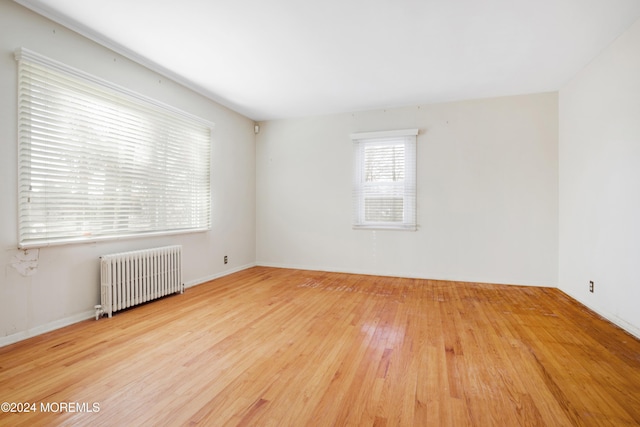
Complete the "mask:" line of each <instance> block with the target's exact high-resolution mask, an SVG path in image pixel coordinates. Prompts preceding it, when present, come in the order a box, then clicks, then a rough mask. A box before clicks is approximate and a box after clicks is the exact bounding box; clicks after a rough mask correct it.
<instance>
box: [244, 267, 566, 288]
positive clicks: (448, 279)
mask: <svg viewBox="0 0 640 427" xmlns="http://www.w3.org/2000/svg"><path fill="white" fill-rule="evenodd" d="M256 265H257V266H260V267H272V268H285V269H293V270H310V271H324V272H328V273H345V274H361V275H363V276H382V277H402V278H405V279H422V280H441V281H443V282H467V283H485V284H490V285H515V286H532V287H544V288H555V287H556V286H555V284H553V283H549V284H544V283H519V282H505V281H495V280H478V279H477V278H476V279H474V278H471V277H462V276H461V277H438V276H431V275H429V276H425V275H421V274H416V273H408V272H403V273H400V272H385V271H371V270H358V269H351V268H332V267H319V266H317V265H316V266H308V265H293V264H278V263H272V262H258V263H256Z"/></svg>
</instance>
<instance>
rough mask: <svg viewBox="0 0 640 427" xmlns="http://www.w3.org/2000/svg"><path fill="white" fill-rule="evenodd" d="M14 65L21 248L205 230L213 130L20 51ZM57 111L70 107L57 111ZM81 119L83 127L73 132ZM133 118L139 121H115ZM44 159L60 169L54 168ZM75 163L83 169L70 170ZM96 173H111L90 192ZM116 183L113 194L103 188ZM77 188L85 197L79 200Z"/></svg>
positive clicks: (206, 123) (202, 122)
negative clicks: (15, 73) (143, 155)
mask: <svg viewBox="0 0 640 427" xmlns="http://www.w3.org/2000/svg"><path fill="white" fill-rule="evenodd" d="M15 59H16V61H17V62H18V247H19V248H21V249H27V248H38V247H45V246H51V245H64V244H73V243H83V242H87V243H88V242H95V241H102V240H117V239H123V238H132V237H139V236H145V237H146V236H157V235H168V234H182V233H191V232H202V231H208V230H210V229H211V212H212V208H211V152H212V147H211V142H212V138H211V135H212V132H213V128H214V126H215V125H214V124H213V123H211V122H209V121H207V120H204V119H202V118H199V117H197V116H194V115H192V114H190V113H186V112H184V111H181V110H179V109H177V108H174V107H172V106H169V105H167V104H164V103H161V102H159V101H157V100H154V99H152V98H149V97H147V96H144V95H141V94H138V93H136V92H133V91H131V90H129V89H126V88H123V87H121V86H118V85H116V84H114V83H111V82H109V81H106V80H103V79H101V78H99V77H96V76H93V75H90V74H88V73H85V72H84V71H81V70H78V69H75V68H73V67H70V66H68V65H66V64H63V63H60V62H58V61H55V60H52V59H50V58H47V57H45V56H43V55H40V54H38V53H35V52H32V51H30V50H28V49H25V48H19V49H17V50H16V52H15ZM49 79H51V80H49ZM47 85H49V86H47ZM49 88H51V89H49ZM50 91H51V92H50ZM45 96H46V97H47V98H45ZM67 97H69V98H67ZM68 100H71V102H67V101H68ZM62 101H65V102H66V104H67V105H71V106H70V107H59V105H61V104H56V102H59V103H62ZM81 103H85V104H83V105H81ZM105 105H107V107H105ZM59 108H61V109H59ZM107 110H108V113H107V112H105V111H107ZM82 114H84V116H83V117H86V118H87V120H88V122H86V123H85V122H83V123H82V127H81V125H74V124H73V123H75V121H74V120H78V117H80V118H81V116H82ZM54 115H56V116H55V117H52V116H54ZM107 115H108V116H107ZM107 117H108V118H107ZM123 117H126V119H123ZM132 118H133V119H135V120H138V121H136V122H135V124H132V122H131V121H129V122H124V121H122V120H131V119H132ZM70 123H71V124H70ZM87 123H88V124H87ZM51 126H53V127H51ZM126 127H128V128H129V129H133V134H131V133H127V132H128V131H127V130H125V128H126ZM102 128H108V129H109V130H107V131H104V132H106V133H108V135H107V134H105V133H101V132H103V130H102ZM49 132H53V133H49ZM129 132H130V131H129ZM132 135H135V136H132ZM141 135H142V136H141ZM72 146H73V147H72ZM69 147H72V148H69ZM112 147H114V148H113V150H112V151H108V150H106V149H105V148H108V149H111V148H112ZM50 148H51V150H52V151H51V152H49V149H50ZM56 150H57V151H56ZM141 151H144V152H145V153H149V154H148V156H149V157H148V159H147V157H145V158H142V157H140V152H141ZM50 153H56V154H53V156H57V157H50V158H51V159H53V162H58V163H60V164H61V165H62V166H55V167H54V166H51V164H52V163H49V161H48V160H47V156H52V154H50ZM143 160H144V161H145V162H143ZM63 162H66V163H63ZM92 162H93V163H92ZM149 162H151V163H149ZM158 162H160V163H158ZM81 163H84V165H83V166H81V167H82V168H84V169H72V168H71V167H70V166H69V165H70V164H74V165H75V164H81ZM87 165H90V166H87ZM96 165H97V166H96ZM103 165H108V166H104V167H105V168H109V170H110V171H113V173H112V172H106V173H105V174H104V180H103V181H104V183H102V184H101V187H100V189H102V190H100V189H99V190H96V189H95V188H96V184H95V182H96V175H100V174H102V173H103V172H104V170H106V169H100V168H101V167H103ZM158 165H161V166H158ZM167 165H169V166H168V169H167ZM190 166H193V170H191V168H190ZM79 167H80V166H79ZM54 168H58V169H59V170H58V171H54ZM60 168H62V169H60ZM51 171H52V172H51ZM60 171H67V172H60ZM111 173H112V174H111ZM48 174H50V175H48ZM55 174H58V177H62V178H58V177H56V176H55ZM60 174H62V175H60ZM108 174H110V175H108ZM70 176H71V177H73V179H72V178H69V177H70ZM57 179H61V180H63V181H64V182H63V181H61V182H62V183H60V182H56V183H55V190H52V188H53V187H54V186H53V185H51V184H49V183H48V182H51V181H54V180H57ZM72 180H74V183H73V184H69V183H68V182H69V181H72ZM115 181H117V182H118V187H117V189H116V188H114V187H113V186H110V184H109V183H113V182H115ZM123 182H124V184H122V183H123ZM36 183H38V184H37V185H39V187H37V185H36ZM83 186H84V187H86V188H88V189H87V190H77V188H80V187H83ZM92 186H93V187H92ZM32 187H33V188H32ZM141 188H142V189H141ZM35 191H41V194H40V195H38V194H35V193H34V192H35ZM56 191H62V192H63V193H60V194H61V195H59V194H57V193H56ZM114 193H118V194H122V195H123V196H122V197H124V198H123V199H122V198H118V197H119V196H116V197H115V198H114V197H113V195H114ZM45 199H46V200H45ZM42 200H45V201H44V202H43V201H42ZM58 200H60V201H58ZM62 200H64V202H63V201H62ZM184 200H187V202H186V204H185V205H181V203H184V202H183V201H184ZM65 203H66V204H65ZM100 203H103V205H101V204H100ZM114 205H115V207H113V206H114ZM87 206H89V207H91V209H86V207H87ZM100 206H108V207H104V208H101V207H100ZM121 206H122V207H121ZM132 206H133V207H132ZM133 209H139V210H137V211H134V210H133ZM80 211H82V212H81V213H78V212H80ZM85 211H86V212H85ZM65 212H67V213H66V214H65ZM185 213H186V214H185ZM109 215H111V216H109ZM136 215H137V216H136ZM54 216H55V217H56V219H54V220H50V219H49V218H50V217H54ZM43 218H44V219H43ZM136 218H138V219H136ZM77 224H82V225H81V226H78V225H77ZM71 225H73V227H75V229H73V227H72V226H71ZM83 227H84V228H83ZM38 228H39V230H38ZM66 228H68V229H69V231H66ZM85 228H86V229H85Z"/></svg>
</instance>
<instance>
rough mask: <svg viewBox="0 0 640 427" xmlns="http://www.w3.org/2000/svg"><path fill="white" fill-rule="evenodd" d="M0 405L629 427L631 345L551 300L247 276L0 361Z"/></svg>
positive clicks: (426, 285)
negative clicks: (18, 404)
mask: <svg viewBox="0 0 640 427" xmlns="http://www.w3.org/2000/svg"><path fill="white" fill-rule="evenodd" d="M0 402H15V403H20V404H24V403H29V404H32V403H33V404H35V405H36V408H35V409H36V411H35V412H29V413H0V425H3V426H4V425H10V426H38V425H42V426H45V425H46V426H51V425H92V426H103V425H104V426H125V425H126V426H142V425H145V426H150V425H154V426H156V425H157V426H179V425H205V426H466V425H469V426H625V425H640V341H639V340H637V339H635V338H633V337H632V336H631V335H629V334H627V333H625V332H624V331H622V330H620V329H619V328H617V327H615V326H614V325H612V324H610V323H608V322H606V321H604V320H602V319H601V318H599V317H598V316H597V315H595V314H593V313H592V312H590V311H589V310H587V309H586V308H585V307H584V306H582V305H580V304H578V303H577V302H575V301H574V300H572V299H571V298H569V297H568V296H566V295H565V294H563V293H562V292H560V291H559V290H557V289H551V288H529V287H520V286H500V285H486V284H470V283H458V282H442V281H432V280H415V279H400V278H388V277H376V276H359V275H348V274H336V273H323V272H312V271H300V270H285V269H273V268H264V267H255V268H251V269H248V270H245V271H242V272H239V273H236V274H233V275H230V276H227V277H224V278H221V279H218V280H215V281H212V282H209V283H206V284H203V285H200V286H196V287H194V288H191V289H188V290H187V291H186V292H185V293H184V294H183V295H176V296H172V297H169V298H166V299H163V300H160V301H156V302H153V303H150V304H147V305H144V306H141V307H137V308H134V309H132V310H129V311H125V312H120V313H118V314H116V315H114V317H113V318H112V319H106V318H105V319H101V320H100V321H94V320H89V321H86V322H82V323H79V324H76V325H73V326H70V327H67V328H64V329H61V330H58V331H54V332H52V333H49V334H46V335H42V336H38V337H35V338H32V339H29V340H26V341H23V342H20V343H17V344H13V345H10V346H7V347H4V348H0ZM69 402H70V404H69ZM65 404H66V405H67V407H66V408H65V406H64V405H65ZM94 404H97V407H95V406H94ZM47 405H48V406H47ZM32 408H33V407H32ZM69 408H71V409H74V410H76V411H78V410H79V412H69V411H68V409H69ZM14 409H16V408H14ZM43 409H44V411H43ZM65 409H66V410H65ZM87 409H91V410H93V411H94V412H86V410H87ZM95 409H98V411H95Z"/></svg>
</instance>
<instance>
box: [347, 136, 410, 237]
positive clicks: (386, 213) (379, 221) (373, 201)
mask: <svg viewBox="0 0 640 427" xmlns="http://www.w3.org/2000/svg"><path fill="white" fill-rule="evenodd" d="M417 134H418V130H417V129H408V130H398V131H387V132H365V133H356V134H352V135H351V139H352V140H353V142H354V151H355V155H354V158H355V165H354V171H355V173H354V182H353V227H354V228H374V229H402V230H415V229H416V135H417Z"/></svg>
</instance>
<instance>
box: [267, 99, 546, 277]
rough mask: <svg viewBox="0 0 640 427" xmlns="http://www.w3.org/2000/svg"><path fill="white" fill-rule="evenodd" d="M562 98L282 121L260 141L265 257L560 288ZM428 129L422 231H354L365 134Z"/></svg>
mask: <svg viewBox="0 0 640 427" xmlns="http://www.w3.org/2000/svg"><path fill="white" fill-rule="evenodd" d="M557 123H558V111H557V94H555V93H547V94H538V95H529V96H517V97H505V98H497V99H485V100H476V101H465V102H455V103H448V104H439V105H428V106H419V107H411V108H399V109H391V110H384V111H382V110H381V111H368V112H359V113H352V114H339V115H331V116H321V117H310V118H301V119H289V120H275V121H268V122H265V123H262V124H261V130H260V134H259V135H258V137H257V139H256V169H257V184H256V185H257V252H256V257H257V262H258V264H261V265H271V266H282V267H296V268H309V269H318V270H332V271H346V272H358V273H369V274H382V275H397V276H409V277H422V278H433V279H449V280H463V281H479V282H492V283H514V284H524V285H544V286H556V284H557V274H558V270H557V263H558V240H557V239H558V161H557V150H558V145H557V144H558V127H557ZM402 128H419V129H420V135H419V136H418V224H419V230H418V231H417V232H408V231H366V230H352V228H351V179H352V161H353V157H352V143H351V140H350V139H349V135H350V134H351V133H353V132H359V131H377V130H389V129H402Z"/></svg>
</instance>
